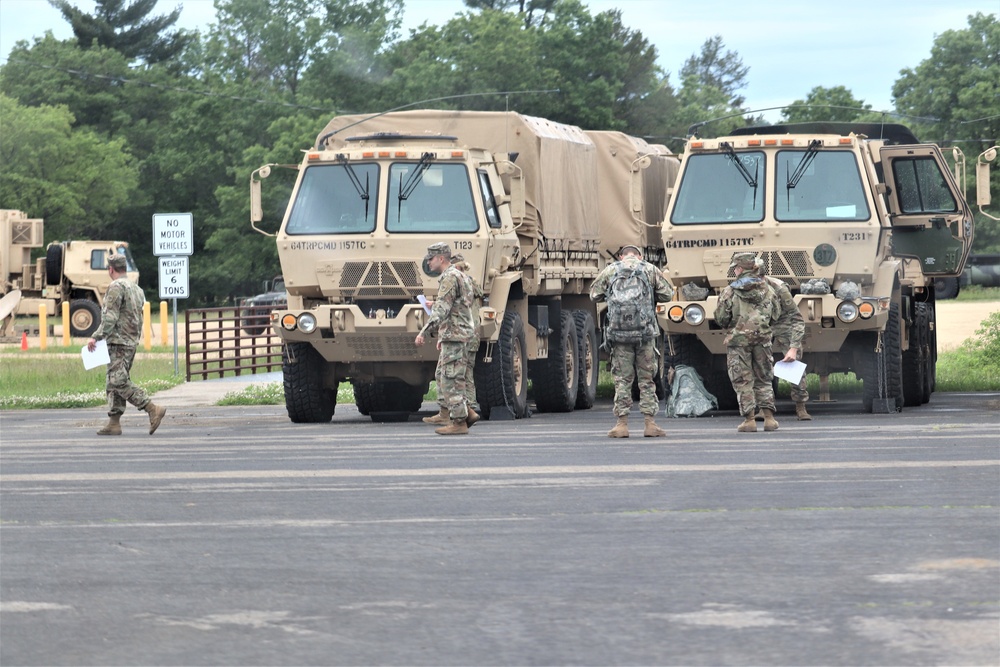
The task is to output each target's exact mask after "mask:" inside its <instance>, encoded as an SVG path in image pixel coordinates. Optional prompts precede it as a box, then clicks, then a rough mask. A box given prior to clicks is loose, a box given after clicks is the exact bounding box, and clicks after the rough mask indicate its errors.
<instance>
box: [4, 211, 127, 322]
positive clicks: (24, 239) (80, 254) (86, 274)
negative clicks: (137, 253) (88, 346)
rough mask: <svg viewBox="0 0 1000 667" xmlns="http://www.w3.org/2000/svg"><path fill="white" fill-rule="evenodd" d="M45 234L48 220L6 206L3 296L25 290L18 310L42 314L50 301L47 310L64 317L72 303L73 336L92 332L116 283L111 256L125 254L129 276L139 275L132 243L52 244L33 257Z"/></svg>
mask: <svg viewBox="0 0 1000 667" xmlns="http://www.w3.org/2000/svg"><path fill="white" fill-rule="evenodd" d="M43 235H44V221H43V220H42V219H40V218H29V217H27V215H25V214H24V213H23V212H22V211H15V210H10V209H4V210H0V282H2V285H0V295H4V296H5V295H13V294H15V293H18V294H20V298H19V300H18V304H17V306H16V307H14V309H13V312H12V314H13V315H38V313H39V308H40V306H42V305H45V311H46V313H48V314H49V315H50V316H53V317H59V316H61V314H62V310H61V309H62V304H63V303H69V322H70V335H72V336H75V337H88V336H90V334H92V333H93V332H94V331H96V330H97V327H98V326H99V325H100V323H101V306H102V305H103V303H104V295H105V294H107V291H108V287H109V286H110V285H111V278H110V277H109V276H108V255H109V254H114V253H118V254H123V255H125V257H126V258H127V259H128V277H129V280H132V281H136V282H138V280H139V271H138V270H137V269H136V268H135V264H134V262H133V261H132V255H131V254H130V253H129V250H128V244H127V243H125V242H123V241H61V242H56V243H49V244H48V245H47V246H45V256H44V257H39V258H37V259H35V260H32V259H31V251H32V250H37V249H39V248H42V245H43ZM12 322H13V320H11V323H12ZM7 333H10V332H7Z"/></svg>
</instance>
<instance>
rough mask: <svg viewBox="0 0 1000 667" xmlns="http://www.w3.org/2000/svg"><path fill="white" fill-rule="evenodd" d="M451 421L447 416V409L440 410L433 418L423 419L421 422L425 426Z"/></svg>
mask: <svg viewBox="0 0 1000 667" xmlns="http://www.w3.org/2000/svg"><path fill="white" fill-rule="evenodd" d="M450 421H451V417H449V416H448V408H441V409H440V410H438V413H437V414H436V415H434V416H433V417H424V419H423V422H424V423H425V424H435V425H437V424H447V423H448V422H450Z"/></svg>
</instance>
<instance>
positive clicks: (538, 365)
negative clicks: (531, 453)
mask: <svg viewBox="0 0 1000 667" xmlns="http://www.w3.org/2000/svg"><path fill="white" fill-rule="evenodd" d="M531 370H532V377H531V386H532V393H533V394H534V397H535V406H536V407H537V408H538V411H539V412H572V411H573V408H574V407H575V406H576V396H577V393H578V389H579V387H580V343H579V340H578V338H577V335H576V321H575V320H574V319H573V315H572V314H571V313H570V312H569V311H566V310H563V311H561V314H560V316H559V330H558V331H557V332H553V334H552V335H550V336H549V356H548V358H547V359H540V360H538V361H536V362H535V363H533V364H532V365H531Z"/></svg>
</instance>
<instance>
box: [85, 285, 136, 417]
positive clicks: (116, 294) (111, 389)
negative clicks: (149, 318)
mask: <svg viewBox="0 0 1000 667" xmlns="http://www.w3.org/2000/svg"><path fill="white" fill-rule="evenodd" d="M145 302H146V297H145V296H144V295H143V293H142V289H141V288H140V287H139V286H138V285H136V284H135V283H134V282H132V281H131V280H128V279H127V278H119V279H117V280H115V281H113V282H112V283H111V285H110V286H109V287H108V293H107V295H105V297H104V308H103V309H102V311H101V325H100V326H99V327H98V328H97V331H95V332H94V335H93V336H92V338H93V339H94V340H106V341H107V343H108V356H110V357H111V362H110V363H109V364H108V377H107V384H106V385H105V390H106V392H107V396H108V416H112V415H121V414H122V413H123V412H125V403H126V401H127V402H128V403H131V404H132V405H134V406H136V407H137V408H139V409H140V410H144V409H145V408H146V405H147V404H148V403H149V396H148V395H147V394H146V392H145V391H143V389H142V388H141V387H138V386H136V385H135V384H133V383H132V380H131V378H130V377H129V371H130V370H132V362H133V360H134V359H135V348H136V345H137V344H138V342H139V336H140V334H141V332H142V306H143V304H144V303H145Z"/></svg>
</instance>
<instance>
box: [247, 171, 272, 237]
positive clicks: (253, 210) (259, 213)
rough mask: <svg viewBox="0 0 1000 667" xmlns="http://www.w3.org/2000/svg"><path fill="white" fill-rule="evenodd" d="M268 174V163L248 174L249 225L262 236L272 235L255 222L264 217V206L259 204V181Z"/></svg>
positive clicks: (269, 172)
mask: <svg viewBox="0 0 1000 667" xmlns="http://www.w3.org/2000/svg"><path fill="white" fill-rule="evenodd" d="M270 175H271V165H269V164H266V165H264V166H263V167H261V168H260V169H256V170H255V171H254V172H253V173H251V174H250V226H251V227H253V229H254V231H257V232H260V233H261V234H263V235H264V236H274V234H271V233H269V232H265V231H264V230H263V229H260V228H258V227H257V224H256V223H258V222H260V221H261V220H263V219H264V208H263V206H262V205H261V192H260V181H261V179H264V178H267V177H268V176H270ZM255 177H256V178H255Z"/></svg>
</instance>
